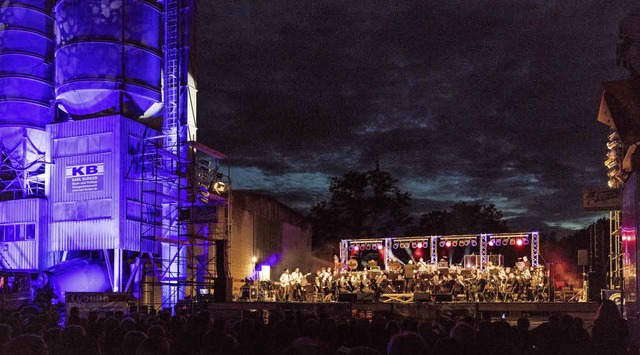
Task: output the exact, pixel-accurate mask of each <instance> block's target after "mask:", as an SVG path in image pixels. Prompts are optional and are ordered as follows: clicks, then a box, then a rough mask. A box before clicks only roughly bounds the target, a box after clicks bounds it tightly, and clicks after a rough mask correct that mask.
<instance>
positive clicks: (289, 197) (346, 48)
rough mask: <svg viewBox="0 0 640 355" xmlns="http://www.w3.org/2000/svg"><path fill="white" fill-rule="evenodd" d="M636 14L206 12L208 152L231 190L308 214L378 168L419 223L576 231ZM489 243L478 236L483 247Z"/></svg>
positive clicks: (569, 6)
mask: <svg viewBox="0 0 640 355" xmlns="http://www.w3.org/2000/svg"><path fill="white" fill-rule="evenodd" d="M636 4H637V2H636V1H588V0H571V1H543V0H540V1H528V0H517V1H506V0H486V1H477V0H459V1H456V0H452V1H441V0H437V1H429V0H418V1H412V0H407V1H404V0H403V1H393V2H391V1H389V2H387V1H374V0H353V1H344V0H341V1H248V0H245V1H209V0H207V1H204V0H199V1H198V11H199V25H198V26H199V30H198V48H197V51H198V73H197V75H198V90H199V91H198V127H199V131H198V139H199V140H200V141H202V142H203V143H205V144H207V145H209V146H211V147H212V148H214V149H217V150H219V151H221V152H224V153H225V154H227V155H228V156H229V158H230V160H229V163H230V165H231V166H232V170H231V175H232V176H231V177H232V180H233V188H234V189H250V190H257V191H260V192H264V193H267V194H269V195H271V196H273V197H275V198H276V199H278V200H280V201H281V202H283V203H285V204H287V205H288V206H290V207H292V208H294V209H296V210H299V211H301V212H303V213H307V212H308V211H309V208H310V207H311V206H312V205H313V204H315V203H317V202H319V201H321V200H326V199H328V197H329V193H328V187H329V181H330V178H331V177H333V176H341V175H343V174H344V173H346V172H348V171H349V170H360V171H364V170H371V169H373V168H375V164H376V161H379V164H380V168H381V169H382V170H386V171H389V172H391V173H392V175H393V176H394V177H396V178H397V179H399V186H400V187H401V188H402V189H403V190H404V191H407V192H410V193H411V197H412V208H411V210H412V211H414V212H415V213H416V214H419V213H425V212H430V211H433V210H444V209H446V208H448V207H450V206H451V205H452V204H454V203H456V202H458V201H468V202H471V203H483V204H484V203H492V204H495V205H496V207H497V208H498V209H499V210H501V211H503V213H504V215H505V218H506V219H508V225H509V226H510V227H511V228H512V229H514V230H522V231H528V230H539V231H545V230H556V229H559V228H569V229H576V228H583V227H586V225H587V224H589V223H590V222H592V221H594V220H595V219H597V218H599V217H601V216H603V214H598V213H595V214H594V213H593V212H583V211H582V207H581V191H582V189H583V188H593V187H600V188H604V187H606V173H605V168H604V165H603V161H604V155H605V153H606V147H605V142H606V136H607V134H608V132H609V131H608V128H607V127H606V126H605V125H603V124H601V123H598V122H597V112H598V107H599V103H600V87H601V84H602V82H603V81H609V80H615V79H620V78H624V77H627V76H628V74H627V71H626V70H624V69H622V68H620V67H618V66H617V65H616V62H615V50H616V43H617V35H618V23H619V21H620V20H621V19H622V18H624V16H625V15H627V14H628V13H629V12H630V11H631V10H632V9H633V7H634V6H636ZM478 232H479V233H480V232H482V231H478Z"/></svg>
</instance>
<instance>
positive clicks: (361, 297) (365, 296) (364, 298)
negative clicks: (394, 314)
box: [356, 292, 375, 302]
mask: <svg viewBox="0 0 640 355" xmlns="http://www.w3.org/2000/svg"><path fill="white" fill-rule="evenodd" d="M356 295H357V297H356V301H357V302H373V296H374V295H375V294H374V293H365V292H362V293H357V294H356Z"/></svg>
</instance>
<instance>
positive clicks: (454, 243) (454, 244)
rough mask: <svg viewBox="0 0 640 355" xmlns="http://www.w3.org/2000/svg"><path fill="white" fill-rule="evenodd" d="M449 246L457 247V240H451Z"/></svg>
mask: <svg viewBox="0 0 640 355" xmlns="http://www.w3.org/2000/svg"><path fill="white" fill-rule="evenodd" d="M451 246H452V247H454V248H455V247H457V246H458V241H457V240H454V241H453V242H451Z"/></svg>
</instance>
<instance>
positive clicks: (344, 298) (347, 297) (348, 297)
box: [338, 293, 358, 302]
mask: <svg viewBox="0 0 640 355" xmlns="http://www.w3.org/2000/svg"><path fill="white" fill-rule="evenodd" d="M357 300H358V294H357V293H339V294H338V302H356V301H357Z"/></svg>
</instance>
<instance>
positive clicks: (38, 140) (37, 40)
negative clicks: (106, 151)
mask: <svg viewBox="0 0 640 355" xmlns="http://www.w3.org/2000/svg"><path fill="white" fill-rule="evenodd" d="M50 4H51V1H47V0H12V1H3V2H1V3H0V150H1V152H2V160H1V161H0V171H2V174H0V190H1V191H2V192H1V193H0V200H2V201H1V202H0V230H1V234H2V239H1V245H0V260H1V261H2V262H1V263H0V267H1V268H3V269H11V270H27V271H35V270H37V269H38V268H39V267H40V264H39V262H40V259H41V258H42V255H43V254H44V253H43V250H42V249H41V248H40V247H41V246H42V245H44V243H42V239H43V238H45V236H46V235H47V227H48V226H47V222H48V213H47V211H48V209H47V204H46V203H47V201H46V200H45V199H44V198H43V197H45V194H46V190H47V187H46V185H47V184H48V172H47V170H48V168H47V167H46V162H47V159H46V158H47V150H48V146H49V135H48V133H47V132H46V131H45V126H46V125H47V124H49V123H50V122H51V121H52V119H53V115H52V113H51V112H52V110H51V106H52V102H53V98H54V95H53V73H54V65H53V53H54V39H53V28H54V20H53V17H52V16H51V5H50ZM33 197H40V198H33Z"/></svg>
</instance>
